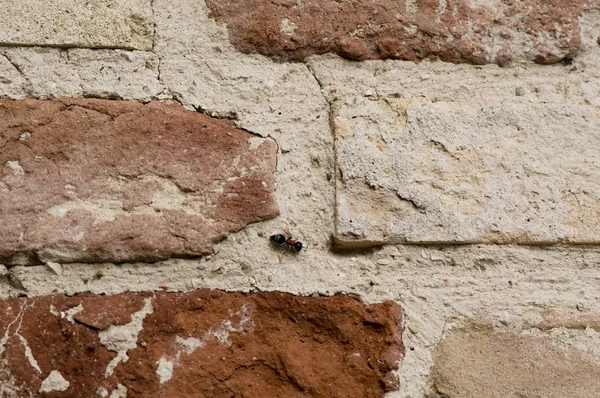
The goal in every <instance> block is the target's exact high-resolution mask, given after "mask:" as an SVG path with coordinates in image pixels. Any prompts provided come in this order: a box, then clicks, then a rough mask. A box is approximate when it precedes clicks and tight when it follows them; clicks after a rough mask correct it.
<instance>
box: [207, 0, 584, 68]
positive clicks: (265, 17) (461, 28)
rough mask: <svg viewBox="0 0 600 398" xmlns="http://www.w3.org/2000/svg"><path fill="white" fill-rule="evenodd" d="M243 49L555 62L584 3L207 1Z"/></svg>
mask: <svg viewBox="0 0 600 398" xmlns="http://www.w3.org/2000/svg"><path fill="white" fill-rule="evenodd" d="M206 4H207V5H208V7H209V8H210V9H211V10H212V14H211V15H212V16H213V17H214V18H216V19H217V21H221V22H225V23H226V24H227V27H228V30H229V35H230V38H231V42H232V43H233V45H235V46H236V48H238V49H239V50H240V51H242V52H258V53H261V54H265V55H271V56H279V57H284V58H288V59H293V60H303V59H305V58H306V57H308V56H310V55H313V54H323V53H327V52H334V53H337V54H339V55H340V56H342V57H345V58H349V59H353V60H367V59H386V58H392V59H404V60H410V61H420V60H423V59H426V58H428V57H439V58H440V59H442V60H444V61H450V62H468V63H475V64H485V63H499V64H503V63H506V62H509V61H511V60H514V59H520V60H523V59H526V60H534V61H536V62H540V63H555V62H558V61H560V60H562V59H564V58H566V57H569V56H572V55H573V54H575V53H576V52H577V50H578V49H579V47H580V45H581V36H580V31H579V17H580V16H581V15H582V12H583V10H584V9H585V8H586V7H589V6H590V3H589V1H586V0H577V1H570V2H547V1H541V0H524V1H518V2H506V1H491V2H481V1H477V2H475V1H467V0H457V1H414V0H406V1H394V0H377V1H364V0H358V1H351V2H349V1H330V0H319V1H310V2H302V1H295V0H280V1H269V0H245V1H239V0H227V1H216V0H207V1H206Z"/></svg>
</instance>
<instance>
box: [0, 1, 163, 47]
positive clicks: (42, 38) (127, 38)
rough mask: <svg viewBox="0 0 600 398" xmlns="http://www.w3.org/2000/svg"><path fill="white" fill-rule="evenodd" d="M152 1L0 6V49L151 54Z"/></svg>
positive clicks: (25, 3) (3, 2)
mask: <svg viewBox="0 0 600 398" xmlns="http://www.w3.org/2000/svg"><path fill="white" fill-rule="evenodd" d="M153 33H154V22H153V19H152V5H151V1H150V0H127V1H118V2H113V1H107V0H100V1H88V2H73V1H66V0H46V1H39V0H34V1H27V2H23V1H19V0H3V1H2V2H1V3H0V44H4V45H6V44H9V45H34V46H55V47H93V48H98V47H103V48H125V49H132V50H133V49H135V50H151V49H152V36H153Z"/></svg>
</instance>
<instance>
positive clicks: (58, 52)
mask: <svg viewBox="0 0 600 398" xmlns="http://www.w3.org/2000/svg"><path fill="white" fill-rule="evenodd" d="M158 63H159V62H158V56H157V55H155V54H153V53H151V52H146V51H123V50H106V49H105V50H89V49H80V48H72V49H58V48H41V47H5V48H0V76H4V78H0V98H4V97H7V98H10V99H23V98H40V99H43V98H59V97H91V98H103V99H135V100H141V101H144V102H148V101H150V100H151V99H153V98H156V97H158V96H159V94H160V93H161V92H162V90H163V89H164V87H163V86H162V84H161V83H160V82H159V80H158Z"/></svg>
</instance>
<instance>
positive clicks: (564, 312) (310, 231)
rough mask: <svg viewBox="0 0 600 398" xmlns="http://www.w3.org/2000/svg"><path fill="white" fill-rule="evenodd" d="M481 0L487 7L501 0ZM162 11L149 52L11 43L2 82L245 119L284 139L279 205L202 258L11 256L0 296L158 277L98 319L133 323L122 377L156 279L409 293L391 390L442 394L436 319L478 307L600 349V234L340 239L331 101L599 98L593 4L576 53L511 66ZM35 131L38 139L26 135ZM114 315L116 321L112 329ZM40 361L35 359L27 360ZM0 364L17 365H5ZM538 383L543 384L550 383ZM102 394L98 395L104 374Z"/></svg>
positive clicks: (444, 324)
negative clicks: (370, 52) (332, 47)
mask: <svg viewBox="0 0 600 398" xmlns="http://www.w3.org/2000/svg"><path fill="white" fill-rule="evenodd" d="M596 3H597V2H596ZM448 4H449V3H448V2H446V5H448ZM478 4H481V5H484V6H490V7H491V6H494V4H495V3H494V2H493V1H489V2H487V1H486V2H482V1H478ZM521 4H525V3H524V2H521ZM596 7H597V6H596ZM152 12H153V14H154V17H153V18H154V22H155V24H156V33H155V46H154V48H153V50H152V51H131V52H128V51H120V50H118V51H117V50H107V49H104V50H94V49H60V48H48V47H46V48H40V47H18V46H16V47H0V53H1V54H3V55H0V95H2V96H7V97H9V98H25V97H31V96H33V97H42V98H51V97H52V96H62V97H64V96H76V97H82V96H101V97H103V98H124V99H137V100H142V101H144V102H147V101H151V100H153V99H165V100H166V99H177V100H179V101H180V102H181V103H182V104H183V105H184V107H186V108H187V109H190V110H191V109H192V108H196V109H201V110H202V111H203V112H205V113H207V114H213V115H215V116H219V117H226V118H229V119H231V122H232V123H234V124H235V125H236V126H238V127H240V128H243V129H246V130H248V131H251V132H252V133H255V134H259V135H261V136H263V137H270V138H272V139H273V140H275V141H277V143H278V145H279V152H278V161H277V172H276V175H275V184H274V187H275V189H274V191H273V196H274V197H275V199H276V200H277V203H279V205H280V207H281V213H280V215H279V216H278V217H276V218H274V219H272V220H267V221H263V222H259V223H254V224H251V225H248V226H246V227H245V228H243V229H242V230H240V231H238V232H234V233H231V234H229V235H228V236H227V238H226V239H225V240H223V241H221V242H219V243H217V244H215V245H214V254H211V255H208V256H202V257H200V258H193V259H180V258H178V259H168V260H165V261H160V262H151V263H149V262H137V263H124V264H115V263H94V264H87V263H62V262H61V268H62V274H61V275H57V274H55V273H54V272H52V271H51V270H50V269H49V268H48V267H47V266H46V265H43V264H40V265H37V266H11V265H9V266H7V267H4V266H2V265H0V296H1V297H3V298H7V297H17V296H25V295H26V296H29V297H36V296H43V295H52V294H57V293H61V294H67V295H73V294H78V293H83V292H91V293H93V294H97V295H105V294H118V293H123V292H131V291H136V292H147V293H148V294H149V295H143V297H142V298H138V299H136V300H135V302H134V303H133V304H132V305H131V310H127V311H122V312H121V313H122V316H119V319H118V320H117V319H116V318H117V317H114V319H108V318H105V319H103V320H102V322H98V323H97V327H100V328H104V327H107V325H109V326H108V329H105V330H106V331H107V332H106V333H103V334H102V335H103V336H105V337H109V336H114V334H113V333H116V334H119V333H120V332H122V333H123V335H122V336H121V337H122V338H121V339H115V343H118V344H114V345H111V347H112V348H113V349H114V350H116V351H109V355H110V357H109V358H107V359H106V360H104V366H103V367H102V368H101V369H99V370H98V371H97V372H100V373H101V374H102V375H101V377H104V374H105V373H106V371H107V369H108V368H109V367H108V365H107V363H108V364H110V365H111V366H110V368H111V369H112V372H113V373H112V376H110V377H116V376H115V375H116V374H117V372H118V370H119V369H120V367H122V366H124V362H123V361H124V360H125V355H129V351H128V349H127V347H128V346H129V345H130V344H131V341H133V342H134V344H135V342H136V340H135V337H136V336H137V332H136V330H137V327H138V323H139V319H140V318H142V317H144V316H146V317H149V316H151V314H149V313H148V311H149V308H148V304H147V302H146V300H149V299H150V298H151V295H152V292H157V291H164V290H168V291H182V292H185V291H191V290H195V289H198V288H205V287H210V288H217V289H223V290H227V291H244V292H252V291H285V292H290V293H294V294H302V295H305V296H310V295H327V296H329V295H333V294H336V293H344V294H356V295H359V296H360V297H361V298H362V299H364V300H365V302H369V303H378V302H381V301H383V300H393V301H395V302H397V303H399V304H400V305H402V308H403V309H404V310H405V322H406V329H405V331H404V333H403V336H402V338H403V343H404V344H405V345H406V348H407V349H406V354H405V357H404V358H403V359H402V361H401V363H400V368H399V370H398V372H397V375H398V377H399V379H400V390H399V391H395V392H389V393H386V398H421V397H438V396H439V394H438V393H437V392H436V385H435V384H434V380H433V379H432V375H433V373H432V369H433V366H434V359H433V357H432V353H433V350H434V348H435V347H436V346H437V345H438V344H439V343H440V341H441V337H442V336H448V329H450V331H451V330H452V329H453V328H454V327H456V326H460V325H461V324H462V323H464V322H469V320H472V319H473V318H474V317H477V316H481V315H485V316H488V317H489V318H490V320H489V324H488V325H492V327H494V328H495V329H498V330H500V331H505V332H510V333H513V334H514V336H515V338H516V337H518V336H520V335H522V334H523V332H527V333H531V334H532V335H535V336H542V337H543V338H544V339H550V340H551V341H552V343H553V344H555V345H558V346H560V347H561V348H562V349H564V350H565V353H566V354H569V353H570V352H571V350H572V352H573V355H574V356H578V355H580V353H581V352H582V351H585V352H587V353H588V354H589V355H591V356H592V357H593V358H594V360H595V361H596V362H597V363H600V332H598V330H600V326H599V325H598V319H600V316H599V314H598V305H597V304H598V302H599V300H600V247H598V245H569V244H556V245H547V246H539V245H529V246H523V245H512V244H509V245H494V244H484V245H447V244H439V245H432V244H422V245H411V244H408V245H404V244H388V245H384V246H381V247H371V248H368V249H361V250H351V251H340V250H338V249H337V248H336V247H335V246H333V247H332V244H331V239H330V238H331V236H332V235H333V233H334V225H335V224H334V211H335V192H334V185H335V181H336V179H335V174H334V173H333V171H334V170H335V165H334V163H335V155H334V149H333V148H334V144H333V135H332V132H331V128H330V125H329V122H330V120H329V111H330V105H333V106H335V103H336V102H339V103H342V104H343V103H345V101H346V99H347V98H348V97H364V98H369V99H373V100H385V99H390V98H395V99H404V100H410V101H424V102H431V103H435V102H440V101H442V102H477V103H478V104H483V105H484V106H488V107H489V106H493V105H498V104H503V103H508V104H520V105H522V107H520V110H521V112H522V113H521V114H520V115H521V117H522V118H523V119H527V118H529V119H531V118H533V117H534V116H535V113H532V112H530V110H531V109H536V108H535V107H531V105H532V104H533V105H539V104H551V105H555V106H558V105H565V106H570V105H572V104H573V105H575V106H581V105H595V106H598V105H600V69H599V68H598V67H597V65H600V47H599V46H598V42H597V39H598V36H599V35H600V9H599V8H596V9H595V10H588V11H584V13H583V15H582V16H581V18H579V24H580V34H581V45H580V47H579V51H578V53H577V54H575V55H574V57H573V59H572V61H569V59H568V58H567V59H565V62H561V63H557V64H553V65H542V64H534V63H530V62H514V63H512V64H510V65H508V66H505V67H499V66H497V65H493V64H491V65H481V66H473V65H469V64H465V63H463V64H452V63H446V62H439V61H435V60H424V61H423V62H420V63H413V62H408V61H396V60H386V61H379V60H374V61H363V62H353V61H348V60H345V59H343V58H340V57H338V56H336V55H332V54H330V55H321V56H312V57H310V58H309V59H308V60H307V62H306V63H296V62H294V63H287V62H280V61H281V60H276V59H274V58H270V57H265V56H262V55H259V54H243V53H240V52H239V51H236V49H235V48H234V47H233V46H232V45H231V43H230V41H229V35H228V32H227V26H226V25H225V24H222V23H217V21H216V20H215V19H214V18H210V17H209V16H208V15H209V13H210V10H209V9H208V8H207V7H206V6H205V3H204V1H202V0H178V1H176V2H173V1H169V0H155V1H153V2H152ZM33 22H35V21H33ZM293 23H294V22H293V21H291V20H290V21H289V22H288V23H284V24H283V29H284V30H285V31H287V32H289V31H290V30H291V29H293ZM98 29H100V30H101V29H102V27H98ZM94 30H95V29H93V30H92V33H93V32H94ZM95 34H102V32H99V33H95ZM528 45H529V44H527V43H526V45H525V46H524V47H519V48H521V49H525V48H530V47H528ZM38 55H39V56H41V57H42V60H43V62H41V61H40V58H39V57H38ZM530 55H533V52H530V53H527V54H525V53H520V55H519V54H517V55H514V60H515V61H526V60H529V59H531V58H530ZM127 57H132V60H131V61H130V60H128V59H127ZM140 64H141V65H142V67H141V68H138V66H139V65H140ZM82 86H83V87H82ZM163 89H164V91H163ZM517 93H520V94H521V95H517ZM350 101H352V99H350ZM23 138H24V139H26V141H24V142H27V138H26V135H25V136H24V137H23ZM29 139H31V137H30V138H29ZM0 152H2V151H1V150H0ZM4 166H5V165H0V168H3V167H4ZM12 166H13V168H11V169H9V170H11V172H12V170H15V171H16V172H18V171H19V166H21V164H19V165H16V164H14V163H13V164H12ZM24 171H26V169H24ZM0 212H1V211H0ZM286 229H288V230H289V231H290V232H291V233H292V234H293V236H294V238H296V239H299V240H301V241H302V242H304V243H305V244H306V246H307V248H308V250H306V251H304V250H303V251H302V252H300V253H298V254H293V253H289V252H288V253H282V251H281V250H279V249H278V248H276V247H273V245H271V244H270V242H269V239H268V237H269V235H270V234H273V233H283V232H285V230H286ZM119 297H123V296H117V299H114V300H113V299H110V298H109V297H103V300H101V301H100V303H99V304H98V307H101V306H102V303H104V302H106V303H107V304H106V307H107V308H111V307H114V306H115V305H118V303H119V299H118V298H119ZM109 299H110V300H111V301H109ZM122 300H123V301H127V300H125V299H122ZM73 304H74V305H75V306H74V307H72V308H65V309H64V311H62V308H56V311H57V313H58V314H59V316H60V313H61V312H64V314H65V315H64V320H65V321H66V322H67V323H68V324H69V325H71V323H70V321H69V320H70V319H72V320H73V322H75V323H76V324H77V322H78V320H77V319H78V318H79V317H82V316H84V314H85V310H86V308H89V307H90V306H89V305H88V306H86V307H85V308H84V307H83V306H81V307H80V306H78V304H79V303H77V302H75V303H73ZM124 305H125V306H127V305H129V304H127V303H125V304H124ZM150 309H151V308H150ZM232 310H233V311H234V312H235V311H238V308H236V307H234V308H232ZM119 311H121V310H119ZM90 313H91V312H90ZM144 314H146V315H144ZM132 315H135V316H132ZM227 315H228V314H227ZM92 318H93V314H92V317H88V318H87V319H86V320H85V321H84V322H90V323H91V321H90V320H89V319H92ZM41 319H42V320H43V318H41ZM144 319H145V318H144ZM113 323H114V325H115V326H116V327H113V328H111V327H110V325H111V324H113ZM41 326H43V325H41ZM109 329H110V332H109ZM444 331H445V332H444ZM0 332H1V331H0ZM473 336H475V335H473ZM184 337H185V336H184ZM0 338H2V334H1V333H0ZM19 340H20V339H18V340H17V341H19ZM11 341H12V340H11ZM180 342H182V343H184V345H181V344H178V343H176V344H177V345H178V346H181V347H183V346H185V347H186V348H185V349H186V350H187V347H190V348H192V347H195V345H196V342H195V341H194V340H180ZM139 344H140V346H142V347H143V345H142V342H139ZM138 349H139V347H138ZM136 350H137V349H136ZM134 351H135V350H134ZM197 351H199V349H198V350H197ZM197 351H196V352H194V354H196V353H197ZM32 355H33V354H32ZM181 357H182V358H185V355H184V354H182V355H181ZM35 358H37V357H35ZM130 362H131V361H128V362H127V363H128V364H129V365H131V366H133V365H134V364H133V363H130ZM27 363H29V362H27ZM464 365H465V366H468V364H464ZM38 366H40V367H41V368H42V366H41V364H39V365H38ZM155 366H156V370H157V371H159V368H160V371H159V373H160V375H159V374H157V375H156V380H158V383H160V379H161V378H162V379H163V380H166V379H168V378H169V377H172V378H176V377H177V372H178V371H180V370H181V368H178V367H177V365H176V362H170V361H169V359H168V358H165V359H163V360H162V361H161V360H159V363H158V364H156V365H155ZM44 369H45V368H44ZM585 369H587V368H584V370H585ZM30 370H31V372H35V373H37V371H36V370H34V368H33V367H31V368H30ZM171 370H172V372H173V373H171ZM476 371H477V369H473V372H474V373H475V372H476ZM45 372H46V373H45V375H44V376H46V375H48V371H47V370H45ZM0 373H2V374H3V375H6V379H7V380H10V377H11V376H10V374H6V372H4V371H3V370H0ZM61 374H62V375H63V376H64V377H65V379H68V377H67V375H66V374H63V373H62V371H61ZM97 374H98V373H97ZM40 377H41V376H40ZM539 380H540V383H542V384H543V383H545V380H544V379H539ZM578 380H580V379H578ZM168 383H170V380H169V381H165V382H164V383H163V386H168ZM438 384H439V383H438ZM113 385H114V384H113ZM592 385H593V384H592ZM0 388H4V390H3V393H4V392H6V391H14V384H12V385H11V384H8V383H7V384H1V383H0ZM532 390H534V389H533V388H532ZM90 391H91V390H90ZM535 391H545V390H544V386H543V385H540V386H537V387H535ZM590 391H591V390H590ZM36 394H37V392H36ZM95 394H97V395H96V396H99V397H111V398H117V397H125V396H126V395H127V387H126V386H125V385H124V384H122V383H119V384H117V385H116V387H115V388H113V387H111V386H109V387H108V388H104V387H100V388H98V389H97V391H96V393H95ZM0 395H2V393H0ZM37 395H39V394H37ZM130 395H131V394H130ZM9 396H10V395H9ZM13 396H16V397H19V398H21V396H22V394H20V393H19V392H18V391H17V392H16V393H14V394H13ZM90 396H95V395H94V393H93V391H92V394H90ZM453 398H454V397H453ZM594 398H595V397H594Z"/></svg>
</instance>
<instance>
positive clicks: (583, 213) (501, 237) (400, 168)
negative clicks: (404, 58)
mask: <svg viewBox="0 0 600 398" xmlns="http://www.w3.org/2000/svg"><path fill="white" fill-rule="evenodd" d="M333 122H334V128H335V138H336V154H337V162H338V167H339V178H338V181H337V198H336V199H337V220H336V238H337V240H338V241H339V242H340V243H342V244H344V243H345V244H353V245H368V244H374V243H386V242H414V243H424V242H430V243H435V242H451V243H473V242H481V243H485V242H494V243H508V242H517V243H556V242H576V243H598V242H600V217H599V216H600V210H599V209H600V184H599V182H598V181H600V157H599V154H600V109H599V108H598V107H594V106H585V105H574V104H569V105H550V104H539V105H516V104H496V105H478V104H475V103H444V102H440V103H435V104H419V103H409V102H405V101H403V100H399V99H388V100H380V101H373V100H369V99H366V98H349V99H348V100H347V101H346V102H345V103H344V104H338V105H337V106H336V107H335V109H334V120H333Z"/></svg>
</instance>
